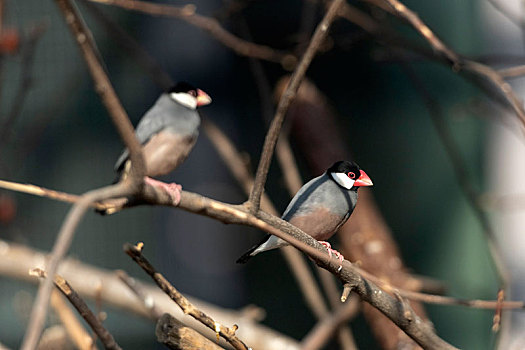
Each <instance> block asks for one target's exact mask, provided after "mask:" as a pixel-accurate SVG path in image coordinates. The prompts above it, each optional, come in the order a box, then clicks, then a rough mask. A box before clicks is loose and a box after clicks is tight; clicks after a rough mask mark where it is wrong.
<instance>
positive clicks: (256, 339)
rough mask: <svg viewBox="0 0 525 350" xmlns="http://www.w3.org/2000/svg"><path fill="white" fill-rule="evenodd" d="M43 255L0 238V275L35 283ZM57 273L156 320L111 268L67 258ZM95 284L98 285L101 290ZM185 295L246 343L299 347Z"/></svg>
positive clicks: (192, 323)
mask: <svg viewBox="0 0 525 350" xmlns="http://www.w3.org/2000/svg"><path fill="white" fill-rule="evenodd" d="M47 257H48V253H47V252H43V251H39V250H35V249H31V248H29V247H27V246H22V245H20V244H16V243H11V242H7V241H2V240H0V275H1V276H5V277H7V278H11V279H16V280H21V281H24V282H28V283H37V282H38V280H37V279H35V278H34V277H31V276H29V274H28V273H27V271H29V270H30V269H32V268H34V267H35V266H37V267H42V268H44V262H45V260H46V258H47ZM60 274H61V275H62V276H64V277H65V278H66V279H67V280H68V281H69V282H70V283H71V284H72V285H74V286H75V289H76V290H77V292H78V293H80V294H81V295H82V296H84V297H86V298H90V299H95V298H97V296H98V295H100V296H101V298H102V301H103V302H104V303H105V304H107V305H109V306H112V307H113V308H116V309H120V310H122V311H126V312H128V313H130V314H132V315H134V316H140V317H144V318H147V319H149V320H153V321H156V320H155V319H152V317H151V312H150V310H149V309H148V308H147V307H145V305H144V303H143V302H140V301H139V300H138V299H137V296H136V295H135V294H134V293H132V292H131V291H130V290H129V288H128V287H127V286H125V285H124V284H123V283H122V281H121V280H120V279H119V278H118V277H117V275H116V274H115V272H114V271H112V270H106V269H101V268H96V267H94V266H92V265H87V264H84V263H82V262H80V261H78V260H75V259H71V258H67V259H64V261H63V262H62V263H61V264H60ZM140 284H141V289H142V290H143V291H144V294H145V296H146V299H148V300H151V301H152V302H151V303H150V302H148V304H155V305H156V306H157V307H158V308H159V310H162V312H167V313H170V314H171V315H173V316H175V317H177V318H178V319H179V320H184V323H185V324H186V325H188V326H189V327H191V328H193V329H195V330H197V331H198V332H199V333H201V334H203V335H205V336H206V337H208V338H209V339H215V332H214V331H210V330H209V329H208V328H207V327H205V326H203V325H202V324H201V323H200V322H198V321H196V320H194V319H193V318H191V317H186V316H185V315H184V313H183V312H182V311H181V309H180V308H179V307H178V306H177V305H176V304H175V303H174V302H173V301H172V300H171V299H170V298H169V297H168V296H167V295H166V294H165V293H164V292H162V291H161V290H160V289H159V288H158V287H157V286H156V285H153V284H150V283H146V282H143V281H141V282H140ZM98 286H101V288H102V290H100V289H99V288H98ZM188 299H190V301H191V303H192V304H194V305H195V306H197V307H198V308H199V309H201V310H204V311H205V312H206V313H208V314H212V315H215V316H216V317H217V318H219V319H221V320H222V321H223V322H224V323H226V324H234V323H237V324H238V325H239V330H238V331H237V333H238V335H239V336H240V337H242V338H243V339H245V340H246V341H247V342H248V343H250V344H251V345H252V346H253V348H254V349H274V348H275V344H276V343H278V344H279V348H283V349H284V348H286V349H290V350H297V349H299V346H298V343H297V341H295V340H294V339H292V338H290V337H288V336H286V335H284V334H282V333H279V332H276V331H274V330H272V329H270V328H268V327H266V326H264V325H262V324H260V323H257V322H255V321H254V318H251V317H249V316H247V315H245V311H243V310H239V311H237V310H232V309H225V308H221V307H218V306H215V305H213V304H210V303H207V302H205V301H202V300H199V299H197V298H194V297H188ZM272 344H273V345H272Z"/></svg>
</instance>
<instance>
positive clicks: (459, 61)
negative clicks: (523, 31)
mask: <svg viewBox="0 0 525 350" xmlns="http://www.w3.org/2000/svg"><path fill="white" fill-rule="evenodd" d="M366 1H369V0H366ZM382 1H383V2H384V3H387V4H389V5H390V6H391V7H392V9H393V11H394V13H395V14H396V15H397V16H399V17H401V18H403V19H405V20H406V21H408V22H409V23H410V25H411V26H412V27H414V29H415V30H416V31H417V32H418V33H419V34H421V35H422V36H423V37H424V38H425V39H426V40H427V42H428V43H429V44H430V45H431V46H432V48H433V49H434V50H435V51H436V52H438V53H439V54H441V55H442V56H443V57H445V58H446V59H447V60H448V61H449V63H450V64H451V66H452V69H453V70H454V71H456V72H459V71H460V70H465V71H468V72H471V73H473V74H475V75H477V76H479V77H481V78H483V79H484V80H486V81H488V82H489V83H491V84H492V85H493V86H494V87H496V88H497V89H498V91H499V92H500V93H501V94H502V95H503V96H504V97H505V99H506V100H507V102H508V103H509V105H510V106H511V107H512V108H513V110H514V112H515V114H516V116H517V117H518V119H519V121H520V122H521V124H522V126H524V127H525V110H524V109H523V102H522V101H521V100H520V99H519V98H518V96H517V95H516V93H515V92H514V90H513V89H512V87H511V86H510V85H509V84H508V83H507V82H505V80H504V79H503V77H502V76H501V75H500V74H498V72H496V71H495V70H494V69H492V68H491V67H489V66H487V65H484V64H482V63H479V62H475V61H471V60H467V59H463V58H461V57H460V56H459V55H458V54H457V53H455V52H454V51H453V50H451V49H450V48H448V47H447V46H446V45H445V44H444V43H443V42H442V41H441V40H440V39H439V38H438V37H437V36H436V35H435V34H434V33H433V32H432V30H430V28H429V27H428V26H427V25H426V24H425V23H424V22H423V21H422V20H421V19H420V18H419V17H418V16H417V14H416V13H415V12H413V11H412V10H410V9H409V8H408V7H406V6H405V5H403V4H402V3H401V2H399V1H398V0H382ZM373 2H375V1H373Z"/></svg>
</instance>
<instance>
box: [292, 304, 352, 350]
mask: <svg viewBox="0 0 525 350" xmlns="http://www.w3.org/2000/svg"><path fill="white" fill-rule="evenodd" d="M358 310H359V301H358V300H357V299H356V298H354V299H352V300H350V301H349V302H348V303H347V304H345V305H344V306H342V307H340V308H339V309H338V310H337V312H336V313H335V314H333V315H330V316H328V317H326V318H325V319H323V320H320V321H319V322H317V324H316V325H315V327H314V328H312V329H311V330H310V332H308V334H307V335H306V336H305V337H304V338H303V340H302V341H301V346H302V347H301V349H302V350H317V349H321V348H322V347H323V346H324V345H325V344H326V342H327V341H328V340H330V337H331V336H332V335H333V334H334V332H335V331H336V330H337V329H338V328H339V327H340V326H341V325H342V324H343V323H344V322H346V321H347V320H349V319H350V318H352V317H353V316H355V315H356V313H357V312H358ZM354 344H355V343H354ZM346 349H348V350H352V349H357V347H356V346H355V345H353V346H352V347H350V348H346Z"/></svg>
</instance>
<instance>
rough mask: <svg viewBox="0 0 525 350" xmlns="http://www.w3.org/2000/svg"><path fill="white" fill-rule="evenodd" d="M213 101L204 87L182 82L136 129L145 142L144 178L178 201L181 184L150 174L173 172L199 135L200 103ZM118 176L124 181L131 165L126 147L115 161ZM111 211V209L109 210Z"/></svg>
mask: <svg viewBox="0 0 525 350" xmlns="http://www.w3.org/2000/svg"><path fill="white" fill-rule="evenodd" d="M209 103H211V98H210V97H209V96H208V95H207V94H206V93H205V92H204V91H202V90H200V89H197V88H195V87H193V86H191V85H190V84H188V83H186V82H179V83H177V84H176V85H175V86H173V87H172V88H170V89H169V90H168V91H167V92H165V93H163V94H162V95H160V97H159V98H158V99H157V101H156V102H155V104H154V105H153V106H152V107H151V108H150V109H149V110H148V111H147V112H146V114H144V116H143V117H142V118H141V120H140V121H139V123H138V125H137V128H136V129H135V135H136V136H137V139H138V140H139V142H140V143H141V144H142V152H143V156H144V161H145V165H146V178H145V181H146V182H148V183H149V184H151V185H152V186H160V187H163V188H164V189H165V190H166V191H167V192H168V193H170V195H171V196H172V199H173V200H174V203H177V202H178V201H179V200H180V189H181V187H180V185H177V184H166V183H164V182H161V181H157V180H154V179H152V178H151V177H156V176H162V175H166V174H168V173H170V172H171V171H172V170H174V169H175V168H176V167H177V166H179V165H180V164H181V163H182V162H183V161H184V160H185V159H186V157H187V156H188V154H189V153H190V151H191V149H192V148H193V146H194V145H195V142H196V141H197V136H198V135H199V125H200V116H199V113H198V112H197V111H196V109H197V107H200V106H205V105H207V104H209ZM114 169H115V171H116V172H117V180H116V181H122V180H124V179H125V178H126V177H127V176H128V175H129V171H130V169H131V162H130V160H129V152H128V150H127V149H126V150H124V151H123V152H122V154H121V155H120V157H119V158H118V160H117V162H116V163H115V168H114ZM105 213H106V214H110V213H111V209H109V210H106V212H105Z"/></svg>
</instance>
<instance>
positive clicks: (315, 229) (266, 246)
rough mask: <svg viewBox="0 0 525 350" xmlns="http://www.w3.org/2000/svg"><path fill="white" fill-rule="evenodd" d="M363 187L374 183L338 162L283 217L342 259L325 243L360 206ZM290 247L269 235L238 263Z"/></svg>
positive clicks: (297, 197)
mask: <svg viewBox="0 0 525 350" xmlns="http://www.w3.org/2000/svg"><path fill="white" fill-rule="evenodd" d="M361 186H372V180H370V178H369V177H368V175H367V174H366V173H365V172H364V171H363V170H361V168H359V166H358V165H357V164H356V163H354V162H351V161H339V162H336V163H334V164H333V165H332V166H331V167H330V168H328V170H327V171H326V172H325V173H324V174H323V175H321V176H318V177H316V178H313V179H312V180H310V181H309V182H308V183H306V184H305V185H304V186H303V187H301V189H300V190H299V191H298V192H297V193H296V195H295V196H294V197H293V198H292V200H291V202H290V204H288V207H287V208H286V210H285V211H284V214H283V215H282V216H281V218H282V219H283V220H286V221H288V222H289V223H291V224H292V225H294V226H296V227H298V228H300V229H301V230H303V231H304V232H305V233H307V234H309V235H310V236H312V237H313V238H315V239H317V240H321V242H320V243H321V244H323V245H324V246H326V247H327V249H328V252H329V253H330V255H331V254H332V252H333V253H335V254H336V256H337V257H339V258H342V255H341V254H339V252H337V251H335V250H332V249H331V247H330V244H329V243H328V242H323V241H324V240H326V239H328V238H330V237H332V235H333V234H334V233H335V232H336V231H337V230H338V229H339V227H341V226H342V225H343V224H344V223H345V222H346V221H347V220H348V218H349V217H350V215H351V214H352V212H353V211H354V208H355V205H356V204H357V190H358V189H359V187H361ZM286 245H288V243H287V242H286V241H284V240H282V239H281V238H278V237H277V236H273V235H267V236H266V237H265V239H264V240H263V241H262V242H261V243H260V244H258V245H256V246H254V247H252V248H251V249H250V250H249V251H247V252H246V253H245V254H244V255H242V256H241V257H240V258H239V259H238V260H237V263H240V264H244V263H245V262H246V261H248V259H250V258H251V257H252V256H255V255H257V254H259V253H262V252H265V251H267V250H271V249H276V248H280V247H283V246H286Z"/></svg>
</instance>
